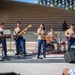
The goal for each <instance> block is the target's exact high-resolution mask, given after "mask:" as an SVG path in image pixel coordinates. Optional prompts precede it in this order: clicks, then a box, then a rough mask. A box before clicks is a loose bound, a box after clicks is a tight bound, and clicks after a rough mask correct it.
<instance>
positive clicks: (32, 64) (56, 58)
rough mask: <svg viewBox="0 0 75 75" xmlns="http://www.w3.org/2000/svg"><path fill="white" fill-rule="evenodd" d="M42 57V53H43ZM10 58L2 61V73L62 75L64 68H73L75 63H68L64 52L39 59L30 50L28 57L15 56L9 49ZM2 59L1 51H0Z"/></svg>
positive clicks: (0, 62) (0, 63) (0, 67)
mask: <svg viewBox="0 0 75 75" xmlns="http://www.w3.org/2000/svg"><path fill="white" fill-rule="evenodd" d="M41 57H42V55H41ZM8 58H10V60H6V59H5V60H3V61H0V73H6V72H16V73H20V75H62V71H63V69H64V68H69V69H70V68H72V67H73V66H75V64H74V63H66V62H65V60H64V55H63V54H50V55H47V58H46V59H37V58H36V55H33V54H32V53H31V52H28V55H27V57H26V58H24V57H23V55H19V56H15V54H14V53H13V52H12V51H11V52H10V51H8ZM0 59H1V53H0Z"/></svg>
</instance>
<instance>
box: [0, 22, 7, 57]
mask: <svg viewBox="0 0 75 75" xmlns="http://www.w3.org/2000/svg"><path fill="white" fill-rule="evenodd" d="M3 30H4V23H1V24H0V43H2V45H3V51H4V57H6V56H7V45H6V38H2V37H3V36H4V35H3Z"/></svg>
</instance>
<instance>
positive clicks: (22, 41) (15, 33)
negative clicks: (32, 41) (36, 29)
mask: <svg viewBox="0 0 75 75" xmlns="http://www.w3.org/2000/svg"><path fill="white" fill-rule="evenodd" d="M20 25H21V23H20V22H18V23H17V27H16V28H15V29H14V35H15V36H16V35H17V34H18V33H19V32H20V31H21V30H22V28H21V27H20ZM26 32H27V29H25V32H24V34H26ZM15 43H16V55H19V50H18V46H19V44H21V47H22V52H23V54H24V56H26V50H25V42H24V38H23V34H22V35H20V36H19V37H18V38H17V40H15Z"/></svg>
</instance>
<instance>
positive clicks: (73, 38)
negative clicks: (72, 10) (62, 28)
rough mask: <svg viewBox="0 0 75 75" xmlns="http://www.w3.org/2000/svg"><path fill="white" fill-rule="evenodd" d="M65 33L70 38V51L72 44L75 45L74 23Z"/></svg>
mask: <svg viewBox="0 0 75 75" xmlns="http://www.w3.org/2000/svg"><path fill="white" fill-rule="evenodd" d="M65 35H66V37H67V40H68V51H70V48H71V45H72V44H73V45H75V32H74V24H72V25H71V26H70V28H69V29H68V30H67V31H66V32H65Z"/></svg>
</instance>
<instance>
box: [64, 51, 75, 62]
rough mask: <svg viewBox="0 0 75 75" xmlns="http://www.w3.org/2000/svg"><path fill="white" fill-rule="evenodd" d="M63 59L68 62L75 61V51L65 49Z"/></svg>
mask: <svg viewBox="0 0 75 75" xmlns="http://www.w3.org/2000/svg"><path fill="white" fill-rule="evenodd" d="M64 58H65V61H66V62H68V63H75V51H74V50H73V51H67V52H66V53H65V54H64Z"/></svg>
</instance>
